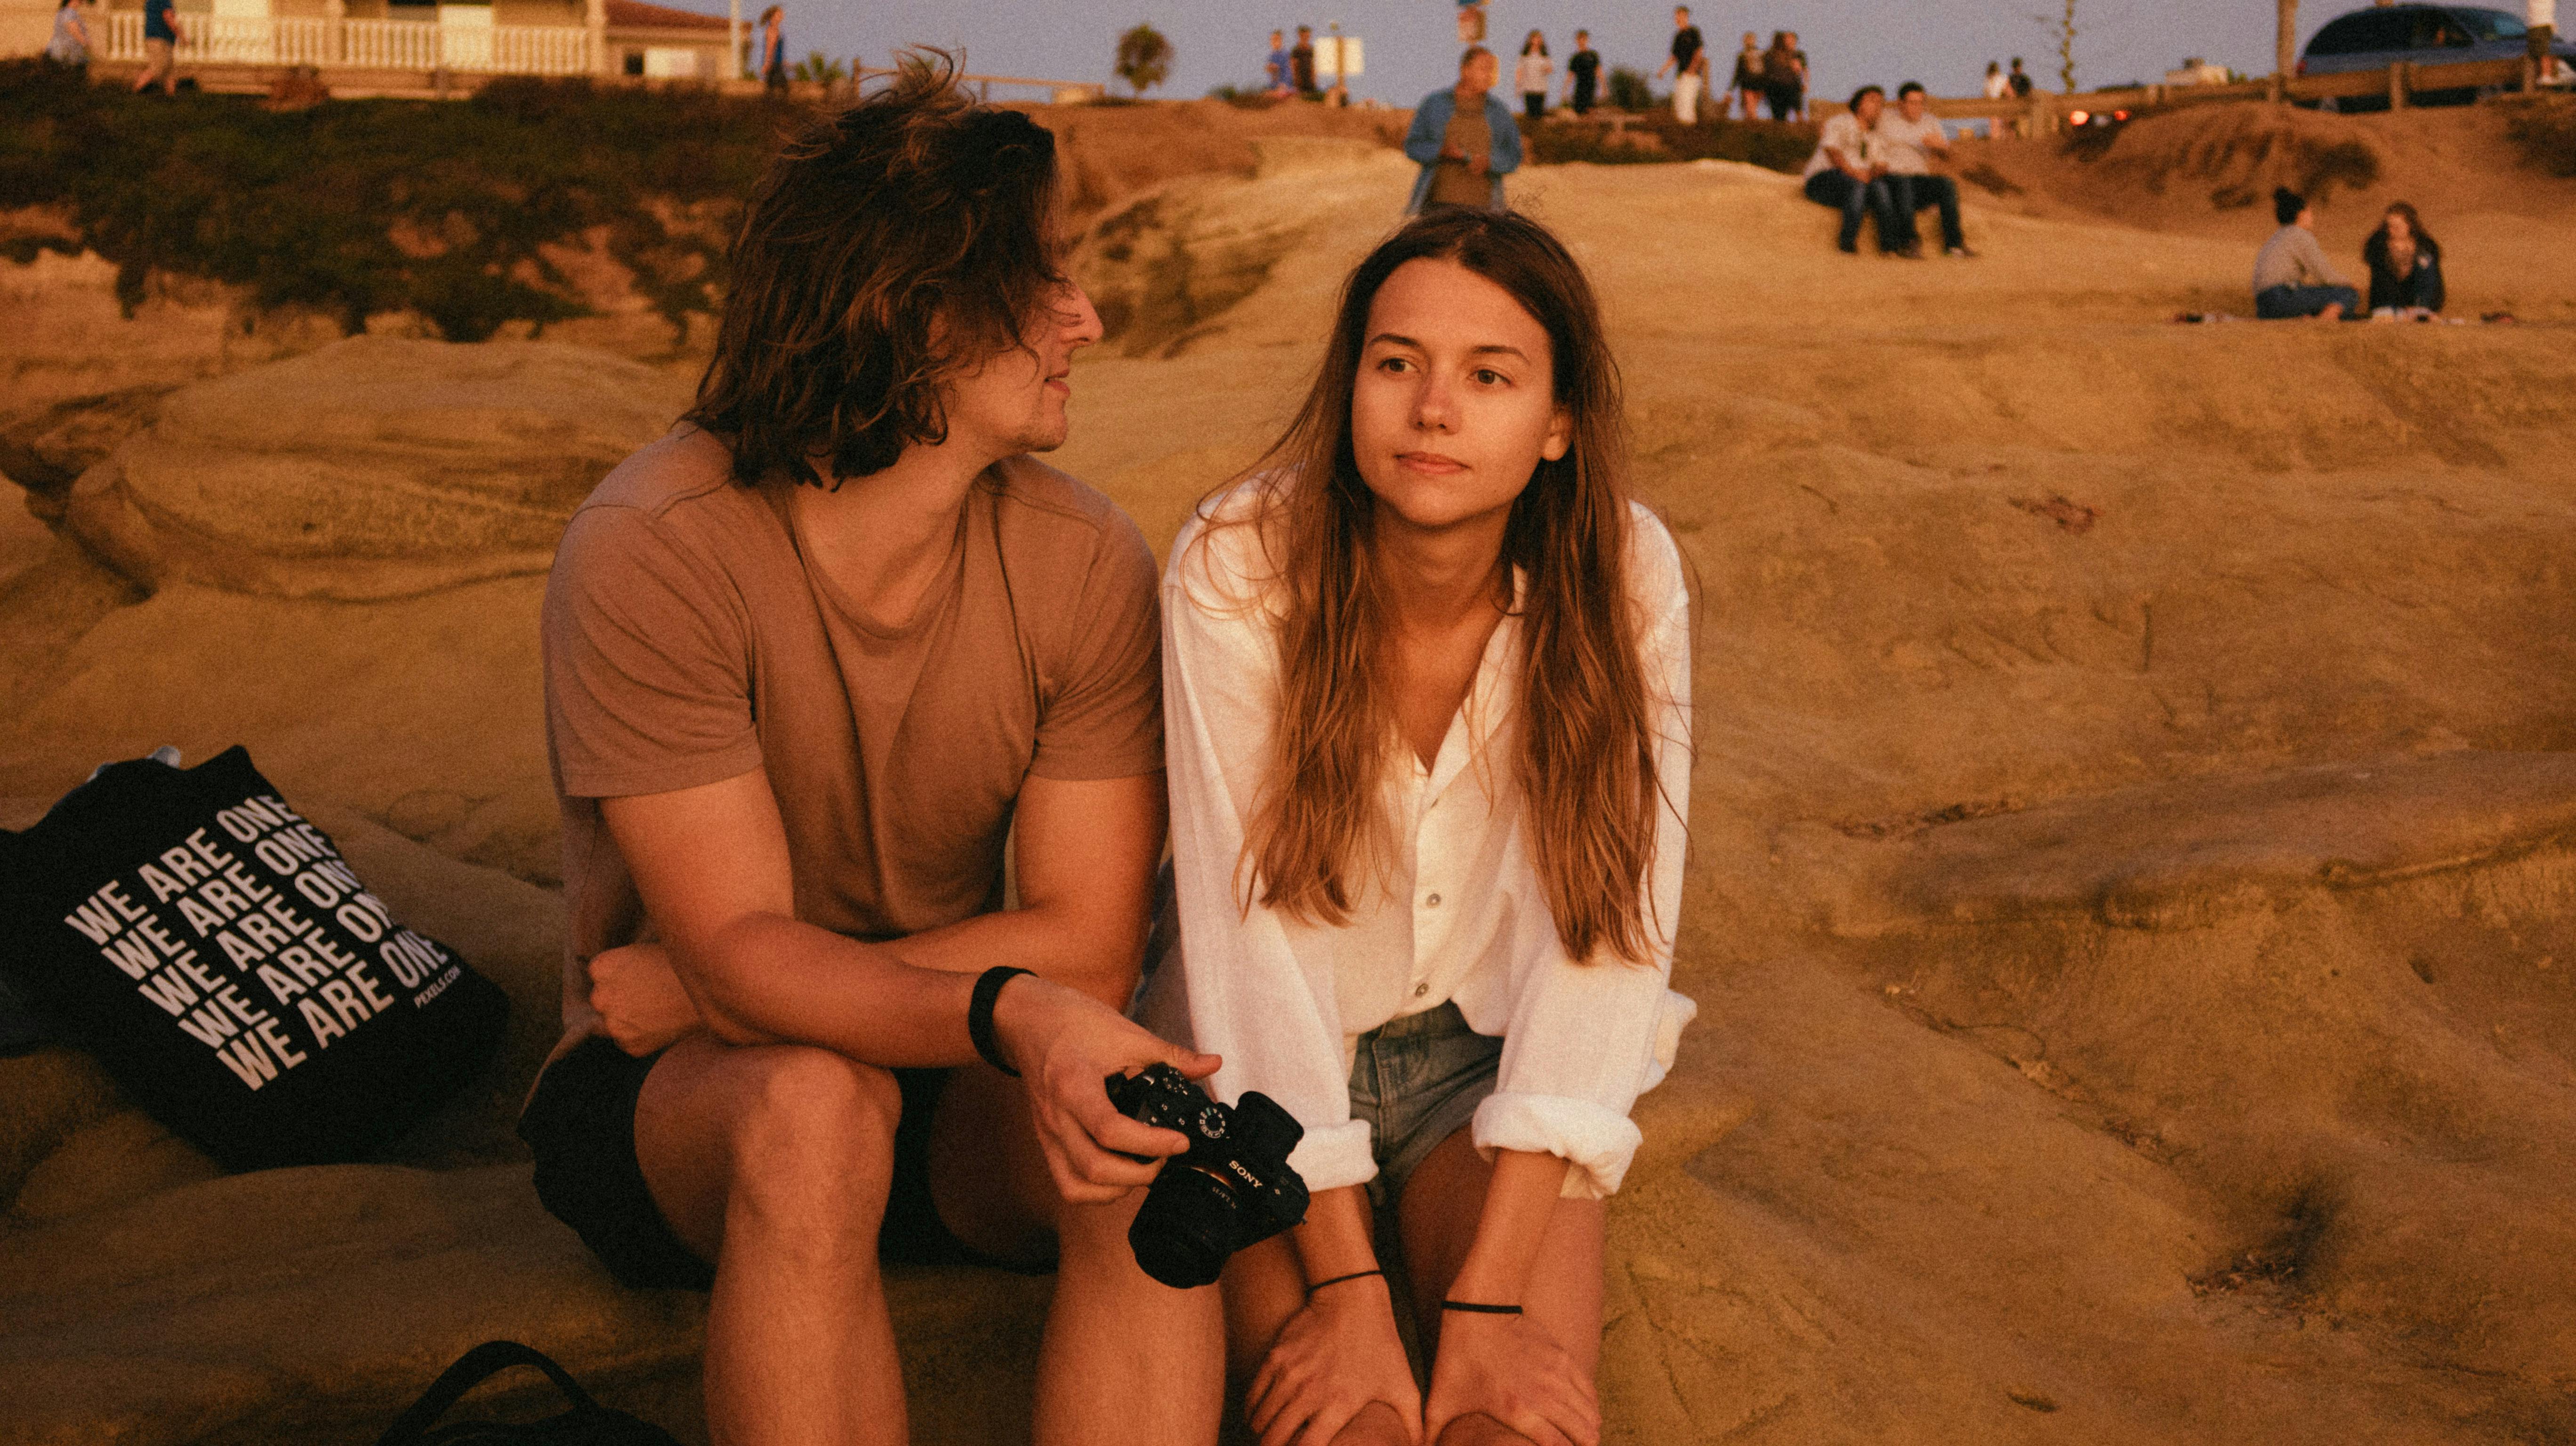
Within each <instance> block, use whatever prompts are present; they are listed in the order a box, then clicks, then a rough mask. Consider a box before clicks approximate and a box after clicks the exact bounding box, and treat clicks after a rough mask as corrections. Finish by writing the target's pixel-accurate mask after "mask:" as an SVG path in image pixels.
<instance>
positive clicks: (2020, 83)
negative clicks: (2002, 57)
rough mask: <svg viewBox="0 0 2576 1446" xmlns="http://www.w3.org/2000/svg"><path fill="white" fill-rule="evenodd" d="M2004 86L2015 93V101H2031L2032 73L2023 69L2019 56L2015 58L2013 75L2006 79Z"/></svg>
mask: <svg viewBox="0 0 2576 1446" xmlns="http://www.w3.org/2000/svg"><path fill="white" fill-rule="evenodd" d="M2004 86H2005V88H2007V89H2009V90H2010V91H2011V92H2012V93H2013V99H2015V100H2028V99H2030V72H2029V71H2026V70H2024V69H2022V68H2021V57H2020V56H2018V55H2016V56H2014V57H2013V62H2012V74H2010V75H2007V76H2005V77H2004Z"/></svg>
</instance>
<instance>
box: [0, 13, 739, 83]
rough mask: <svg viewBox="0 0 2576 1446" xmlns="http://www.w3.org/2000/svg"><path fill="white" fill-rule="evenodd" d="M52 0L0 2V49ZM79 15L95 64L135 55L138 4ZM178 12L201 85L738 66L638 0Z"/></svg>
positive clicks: (27, 30)
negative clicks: (301, 73) (304, 72)
mask: <svg viewBox="0 0 2576 1446" xmlns="http://www.w3.org/2000/svg"><path fill="white" fill-rule="evenodd" d="M55 3H56V0H0V55H33V54H38V53H40V52H42V51H43V49H44V47H45V41H46V38H47V37H48V36H49V35H51V34H52V30H53V23H54V7H55ZM85 14H86V16H87V20H88V25H89V30H90V36H91V41H92V45H93V47H94V60H95V61H96V62H97V63H100V64H103V65H107V66H118V65H125V64H139V63H140V62H141V61H142V59H143V6H142V0H105V3H103V4H97V5H90V6H87V7H85ZM178 18H179V29H180V36H181V38H180V41H179V44H178V47H177V51H178V55H177V58H178V64H179V68H180V73H181V74H183V75H185V74H188V73H190V72H191V71H192V70H194V71H197V72H201V73H202V74H203V75H204V78H205V80H206V82H207V83H208V88H210V89H214V88H221V89H241V88H245V87H249V88H262V87H264V86H265V85H266V83H267V81H266V77H267V76H269V75H272V74H273V73H275V72H277V71H281V70H283V69H285V68H288V67H294V66H311V67H313V68H314V69H316V70H318V71H320V72H321V73H322V79H323V83H324V84H326V85H328V86H330V87H331V88H332V89H333V90H334V92H336V93H364V92H366V91H371V90H372V91H397V92H399V91H408V90H417V89H422V88H429V87H432V86H434V88H435V89H436V90H438V91H441V92H445V91H448V90H451V89H455V90H469V89H471V88H472V87H473V85H474V84H475V83H476V82H477V81H479V80H480V79H482V78H484V77H489V76H494V75H600V76H634V77H640V78H651V79H657V80H700V81H716V80H722V79H726V78H728V77H731V76H738V75H739V74H740V67H739V66H738V65H729V64H728V63H727V58H726V57H727V52H728V50H729V49H731V48H732V45H733V41H732V40H731V36H732V34H733V26H732V23H731V21H730V20H729V19H728V18H727V17H726V16H723V15H710V14H705V13H702V12H700V11H695V10H683V9H679V8H677V7H675V6H669V5H656V4H650V3H647V0H482V3H475V4H453V3H443V0H442V3H429V4H396V3H391V0H180V3H179V6H178ZM747 29H748V27H746V30H747ZM746 38H747V37H746Z"/></svg>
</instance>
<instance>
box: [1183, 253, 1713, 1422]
mask: <svg viewBox="0 0 2576 1446" xmlns="http://www.w3.org/2000/svg"><path fill="white" fill-rule="evenodd" d="M1337 312H1338V314H1337V316H1336V317H1335V319H1334V323H1333V328H1332V332H1331V334H1330V336H1329V337H1328V338H1327V339H1326V340H1325V347H1324V362H1323V365H1322V366H1321V368H1320V369H1319V370H1318V372H1317V375H1316V378H1315V381H1314V383H1313V385H1312V387H1311V388H1310V389H1309V391H1308V392H1307V394H1306V398H1305V403H1304V405H1303V406H1302V407H1301V408H1300V409H1299V411H1298V414H1297V418H1296V420H1295V422H1294V423H1293V424H1292V425H1291V426H1290V428H1289V430H1288V431H1287V433H1286V434H1285V435H1284V436H1283V437H1282V438H1281V439H1280V440H1279V441H1278V442H1276V443H1275V444H1273V446H1272V447H1271V449H1270V452H1269V454H1268V456H1267V458H1265V459H1264V461H1263V462H1262V463H1260V464H1258V465H1256V467H1255V468H1254V469H1253V470H1252V472H1251V473H1250V474H1249V475H1247V476H1245V477H1244V478H1242V479H1241V480H1239V481H1238V482H1236V483H1235V485H1233V486H1232V487H1231V488H1230V489H1228V490H1226V491H1224V492H1223V493H1221V494H1220V495H1218V496H1216V497H1214V498H1212V499H1210V500H1209V501H1207V502H1205V503H1203V504H1202V505H1201V506H1200V508H1199V509H1198V512H1197V515H1196V516H1194V517H1192V518H1191V519H1190V521H1189V522H1188V524H1187V525H1185V526H1184V527H1183V528H1182V529H1181V532H1180V536H1179V537H1178V539H1177V540H1175V541H1174V542H1173V544H1172V556H1171V565H1170V567H1169V568H1168V569H1166V571H1165V574H1164V581H1163V635H1164V642H1163V660H1164V676H1165V679H1166V682H1165V685H1164V705H1165V708H1166V709H1167V710H1168V714H1169V717H1170V719H1171V727H1170V730H1169V738H1170V744H1169V758H1170V765H1171V768H1170V776H1171V784H1172V836H1173V840H1174V844H1175V849H1174V853H1173V859H1172V862H1173V869H1174V873H1175V879H1174V884H1175V889H1176V893H1177V897H1178V904H1179V924H1180V930H1179V932H1180V937H1181V940H1182V944H1181V948H1180V950H1179V955H1178V962H1177V964H1175V963H1172V962H1166V963H1165V964H1164V965H1163V966H1162V967H1161V968H1160V969H1158V970H1157V971H1156V973H1155V976H1154V978H1153V980H1152V981H1151V982H1150V983H1149V984H1148V985H1147V986H1146V997H1145V999H1144V1001H1143V1003H1142V1005H1141V1008H1140V1010H1139V1013H1140V1016H1141V1017H1142V1018H1144V1019H1145V1020H1147V1021H1149V1022H1150V1023H1152V1024H1154V1025H1155V1026H1156V1027H1157V1028H1158V1029H1162V1030H1165V1031H1167V1032H1169V1033H1171V1034H1173V1035H1175V1036H1178V1035H1180V1034H1181V1033H1182V1032H1183V1030H1182V1029H1181V1028H1180V1027H1179V1026H1178V1025H1177V1024H1176V1023H1167V1022H1166V1018H1167V1016H1169V1015H1172V1014H1178V1015H1180V1016H1181V1017H1182V1018H1185V1019H1186V1020H1187V1030H1188V1032H1189V1033H1190V1034H1191V1035H1192V1037H1193V1038H1194V1040H1195V1042H1196V1043H1198V1044H1199V1045H1201V1046H1203V1047H1205V1048H1208V1049H1211V1050H1213V1051H1215V1052H1216V1053H1218V1054H1220V1055H1222V1056H1223V1057H1224V1059H1225V1061H1226V1064H1225V1070H1226V1071H1227V1072H1223V1073H1220V1074H1219V1075H1218V1076H1217V1078H1216V1080H1215V1085H1216V1088H1217V1091H1218V1093H1219V1094H1220V1095H1222V1096H1225V1097H1229V1098H1230V1097H1233V1096H1234V1095H1236V1094H1237V1093H1238V1092H1240V1091H1244V1090H1259V1091H1261V1092H1262V1093H1264V1094H1266V1095H1268V1096H1270V1097H1271V1098H1272V1099H1274V1100H1276V1101H1278V1102H1279V1104H1280V1105H1281V1106H1282V1107H1283V1108H1285V1109H1286V1110H1288V1112H1289V1113H1291V1114H1292V1115H1294V1116H1296V1118H1297V1121H1298V1123H1300V1124H1301V1125H1303V1126H1304V1127H1305V1131H1306V1133H1305V1138H1304V1139H1303V1141H1301V1142H1300V1143H1299V1144H1298V1146H1297V1149H1296V1152H1295V1153H1294V1154H1293V1155H1292V1156H1291V1157H1290V1160H1291V1163H1293V1164H1294V1165H1295V1166H1296V1168H1297V1170H1298V1171H1299V1173H1300V1174H1302V1175H1303V1176H1304V1177H1305V1179H1306V1182H1307V1184H1308V1185H1309V1187H1310V1188H1311V1189H1312V1190H1313V1192H1314V1194H1313V1198H1312V1200H1311V1201H1310V1202H1309V1204H1308V1207H1307V1211H1306V1219H1305V1222H1304V1223H1303V1224H1301V1225H1299V1226H1298V1227H1296V1228H1295V1229H1294V1230H1292V1231H1290V1232H1289V1233H1287V1234H1284V1235H1277V1236H1273V1237H1271V1238H1270V1239H1268V1240H1265V1241H1262V1242H1260V1243H1259V1244H1256V1245H1253V1246H1251V1247H1250V1248H1248V1249H1246V1250H1244V1251H1242V1252H1240V1253H1239V1254H1237V1255H1236V1256H1235V1257H1234V1258H1233V1260H1232V1261H1230V1262H1229V1263H1228V1264H1227V1266H1226V1269H1225V1276H1224V1284H1223V1289H1224V1293H1225V1313H1226V1328H1227V1330H1226V1333H1227V1340H1226V1354H1228V1355H1230V1356H1231V1357H1232V1364H1233V1367H1234V1369H1233V1371H1232V1372H1231V1374H1232V1376H1233V1378H1234V1380H1235V1381H1236V1382H1237V1383H1238V1385H1245V1386H1248V1390H1246V1391H1245V1393H1244V1396H1243V1401H1244V1418H1245V1421H1246V1423H1247V1424H1248V1425H1249V1426H1251V1428H1252V1429H1253V1430H1254V1431H1257V1432H1260V1433H1261V1436H1262V1439H1263V1440H1264V1441H1266V1442H1271V1443H1274V1446H1277V1443H1287V1442H1290V1441H1292V1440H1293V1441H1295V1442H1298V1443H1301V1446H1322V1443H1326V1442H1331V1443H1336V1446H1404V1443H1419V1446H1442V1443H1445V1446H1462V1443H1467V1442H1473V1443H1477V1446H1503V1443H1506V1442H1510V1443H1519V1446H1530V1443H1534V1442H1547V1443H1553V1446H1566V1443H1568V1442H1597V1441H1599V1440H1601V1439H1602V1436H1603V1431H1602V1420H1601V1402H1600V1396H1599V1393H1598V1390H1597V1388H1596V1385H1595V1371H1596V1367H1597V1365H1598V1362H1599V1360H1600V1356H1601V1344H1602V1342H1601V1332H1602V1282H1603V1256H1604V1251H1605V1249H1606V1246H1605V1241H1604V1235H1603V1230H1604V1221H1605V1217H1606V1213H1607V1206H1608V1197H1609V1196H1610V1195H1611V1194H1613V1193H1614V1192H1615V1191H1617V1190H1618V1188H1619V1185H1620V1182H1621V1180H1622V1178H1623V1177H1624V1176H1625V1174H1626V1172H1627V1170H1628V1168H1629V1164H1630V1162H1631V1160H1632V1159H1633V1158H1634V1157H1635V1155H1636V1152H1637V1149H1638V1145H1639V1141H1640V1138H1641V1137H1640V1133H1639V1131H1638V1127H1637V1125H1636V1123H1635V1122H1634V1121H1633V1120H1632V1119H1631V1118H1630V1113H1631V1111H1632V1109H1633V1108H1634V1105H1635V1102H1636V1100H1637V1097H1638V1095H1639V1094H1640V1093H1641V1092H1643V1091H1645V1090H1647V1089H1650V1088H1652V1087H1653V1086H1654V1084H1655V1083H1656V1081H1657V1080H1658V1079H1660V1078H1661V1077H1662V1076H1663V1074H1664V1072H1665V1070H1666V1069H1667V1068H1668V1067H1669V1066H1670V1064H1671V1063H1672V1059H1673V1055H1674V1051H1675V1047H1676V1046H1677V1044H1678V1042H1679V1039H1680V1034H1681V1030H1682V1026H1683V1025H1684V1024H1685V1023H1687V1022H1688V1021H1689V1019H1690V1018H1691V1017H1692V1015H1693V1014H1694V1013H1696V1009H1697V1007H1696V1006H1695V1005H1694V1004H1692V1002H1691V1001H1690V1000H1688V999H1686V998H1683V997H1682V996H1681V995H1678V994H1676V993H1674V992H1672V990H1671V988H1670V987H1669V984H1668V979H1669V976H1670V973H1671V969H1672V958H1673V937H1674V936H1673V929H1674V921H1675V919H1676V918H1677V917H1678V913H1677V911H1678V909H1679V907H1680V904H1681V888H1682V869H1683V862H1684V859H1683V855H1684V852H1685V850H1686V848H1687V845H1688V839H1689V833H1688V819H1687V817H1686V814H1685V810H1686V809H1687V808H1688V807H1689V801H1690V768H1691V714H1690V705H1691V690H1690V632H1691V627H1690V624H1691V599H1690V592H1689V588H1688V586H1687V580H1686V577H1685V574H1684V572H1683V566H1682V558H1681V554H1680V552H1679V551H1678V550H1677V549H1676V548H1675V546H1674V543H1673V538H1672V535H1671V533H1670V532H1668V531H1667V530H1666V529H1665V527H1664V525H1663V524H1662V523H1661V522H1659V521H1658V520H1656V517H1655V514H1654V513H1653V512H1651V511H1649V510H1648V509H1647V508H1646V507H1645V506H1644V505H1643V504H1641V503H1638V502H1635V501H1632V500H1631V499H1630V497H1629V494H1628V468H1627V465H1626V461H1625V459H1626V456H1627V453H1628V448H1627V446H1626V444H1625V437H1624V435H1623V433H1624V430H1625V428H1624V423H1623V421H1622V414H1621V408H1620V401H1619V380H1618V372H1617V364H1616V363H1615V361H1614V360H1613V359H1612V357H1611V354H1610V347H1609V342H1608V338H1607V336H1606V335H1605V333H1604V330H1603V326H1602V319H1601V311H1600V307H1599V304H1598V302H1597V300H1596V299H1595V296H1594V293H1593V290H1592V287H1591V285H1590V283H1589V282H1588V281H1587V280H1586V279H1585V277H1584V275H1583V271H1582V269H1581V267H1580V266H1579V265H1578V264H1577V263H1576V262H1575V260H1574V258H1573V257H1572V256H1571V255H1569V254H1568V253H1567V252H1566V249H1565V247H1564V245H1563V244H1562V243H1561V242H1559V241H1558V240H1557V239H1556V238H1555V237H1554V236H1552V235H1550V234H1549V233H1548V232H1547V231H1546V230H1545V229H1544V228H1542V227H1541V226H1540V225H1539V224H1538V223H1537V222H1535V221H1532V220H1530V219H1528V218H1527V217H1524V216H1518V215H1512V214H1508V213H1502V214H1497V213H1494V212H1487V211H1472V210H1464V209H1444V210H1439V211H1434V212H1431V213H1429V214H1427V215H1425V216H1423V217H1421V218H1420V219H1418V220H1415V221H1413V222H1412V223H1410V224H1409V225H1407V226H1406V227H1405V228H1404V229H1403V230H1401V231H1399V232H1397V233H1396V234H1395V235H1394V236H1393V237H1392V238H1390V239H1388V240H1387V241H1386V242H1384V243H1383V244H1381V245H1380V246H1379V247H1378V248H1377V249H1376V250H1375V251H1374V252H1372V253H1371V254H1370V255H1369V256H1368V257H1367V259H1365V260H1363V261H1362V262H1361V263H1360V265H1359V266H1358V268H1357V269H1356V270H1355V271H1353V272H1352V274H1351V276H1350V279H1349V280H1348V281H1347V282H1346V283H1345V284H1344V285H1343V287H1342V290H1341V302H1340V305H1339V307H1338V308H1337ZM1373 1220H1374V1221H1383V1222H1385V1227H1384V1228H1382V1229H1378V1230H1375V1231H1374V1232H1373V1230H1372V1221H1373ZM1408 1317H1409V1318H1410V1320H1411V1322H1412V1323H1413V1325H1414V1326H1415V1327H1416V1329H1415V1330H1414V1331H1413V1332H1412V1339H1414V1340H1416V1341H1418V1342H1419V1343H1420V1347H1421V1356H1422V1358H1423V1361H1424V1364H1425V1366H1426V1368H1427V1371H1428V1376H1429V1380H1428V1383H1427V1386H1428V1388H1427V1390H1426V1389H1425V1388H1424V1386H1423V1385H1422V1384H1418V1383H1417V1381H1416V1379H1415V1377H1414V1374H1413V1370H1412V1367H1411V1365H1410V1364H1409V1363H1408V1361H1407V1357H1406V1346H1405V1341H1406V1337H1405V1335H1404V1334H1402V1333H1401V1326H1400V1324H1399V1322H1400V1321H1401V1320H1403V1319H1405V1318H1408ZM1203 1349H1207V1350H1208V1351H1209V1353H1210V1354H1211V1355H1212V1356H1213V1355H1215V1354H1216V1350H1215V1343H1214V1342H1208V1343H1207V1344H1206V1345H1205V1346H1204V1347H1203ZM1212 1365H1213V1362H1189V1363H1185V1367H1186V1368H1185V1369H1183V1370H1182V1371H1181V1372H1180V1373H1179V1374H1181V1375H1182V1376H1183V1378H1184V1379H1199V1378H1203V1377H1204V1376H1206V1375H1207V1374H1209V1373H1210V1368H1211V1366H1212Z"/></svg>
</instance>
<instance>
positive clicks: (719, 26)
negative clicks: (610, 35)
mask: <svg viewBox="0 0 2576 1446" xmlns="http://www.w3.org/2000/svg"><path fill="white" fill-rule="evenodd" d="M608 23H609V24H611V25H614V26H618V27H620V28H621V29H623V28H630V27H631V28H634V29H641V30H726V29H730V28H731V25H732V22H731V21H729V20H727V19H726V18H725V17H724V16H722V15H706V14H701V13H700V12H698V11H695V10H682V9H679V8H678V7H676V6H671V5H650V4H647V3H645V0H608ZM745 23H746V24H747V23H748V18H747V17H746V22H745Z"/></svg>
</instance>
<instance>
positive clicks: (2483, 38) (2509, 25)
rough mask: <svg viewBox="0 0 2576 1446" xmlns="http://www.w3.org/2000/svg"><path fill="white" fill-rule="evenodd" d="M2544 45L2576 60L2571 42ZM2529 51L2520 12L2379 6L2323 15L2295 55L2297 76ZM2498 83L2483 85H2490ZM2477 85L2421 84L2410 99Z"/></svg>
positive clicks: (2442, 97)
mask: <svg viewBox="0 0 2576 1446" xmlns="http://www.w3.org/2000/svg"><path fill="white" fill-rule="evenodd" d="M2550 49H2551V50H2552V51H2553V52H2555V53H2556V54H2558V55H2560V56H2562V57H2565V58H2567V59H2570V60H2576V45H2569V44H2565V43H2559V44H2553V45H2552V46H2551V47H2550ZM2530 53H2531V30H2530V27H2528V26H2526V25H2524V24H2523V23H2522V18H2521V17H2520V16H2516V15H2508V14H2506V13H2505V12H2503V11H2501V10H2487V9H2482V8H2477V7H2473V6H2468V5H2380V6H2374V7H2372V8H2371V9H2368V10H2356V11H2354V12H2352V13H2351V14H2349V15H2345V16H2342V17H2339V18H2337V19H2335V20H2331V21H2328V22H2327V23H2326V26H2325V28H2324V29H2322V30H2319V31H2318V32H2317V33H2316V34H2315V35H2314V36H2312V37H2310V38H2309V40H2308V48H2307V51H2306V53H2305V54H2304V55H2303V56H2301V58H2300V60H2299V74H2301V75H2337V74H2341V73H2344V72H2347V71H2355V70H2385V69H2387V68H2388V67H2389V66H2392V65H2394V64H2396V63H2397V62H2398V61H2401V60H2403V61H2409V62H2411V63H2413V64H2415V65H2419V66H2425V65H2458V64H2462V63H2464V62H2468V61H2477V60H2521V59H2524V58H2525V57H2527V56H2529V55H2530ZM2498 88H2499V87H2493V86H2490V87H2487V89H2488V90H2489V91H2490V92H2492V91H2493V90H2496V89H2498ZM2477 97H2478V92H2477V91H2475V90H2464V91H2448V90H2444V91H2422V92H2418V93H2416V94H2414V95H2413V96H2411V97H2410V98H2409V99H2410V103H2416V102H2420V103H2422V104H2426V105H2441V104H2455V105H2456V104H2466V103H2467V102H2469V101H2472V100H2475V99H2477ZM2323 104H2324V106H2325V108H2326V109H2328V110H2343V111H2356V110H2386V109H2387V108H2388V98H2387V97H2386V96H2378V95H2347V96H2338V97H2332V98H2329V99H2327V100H2326V101H2324V102H2323Z"/></svg>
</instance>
